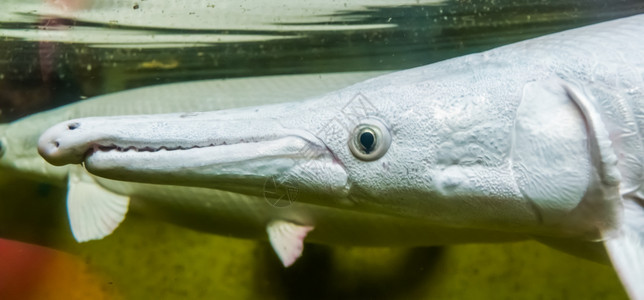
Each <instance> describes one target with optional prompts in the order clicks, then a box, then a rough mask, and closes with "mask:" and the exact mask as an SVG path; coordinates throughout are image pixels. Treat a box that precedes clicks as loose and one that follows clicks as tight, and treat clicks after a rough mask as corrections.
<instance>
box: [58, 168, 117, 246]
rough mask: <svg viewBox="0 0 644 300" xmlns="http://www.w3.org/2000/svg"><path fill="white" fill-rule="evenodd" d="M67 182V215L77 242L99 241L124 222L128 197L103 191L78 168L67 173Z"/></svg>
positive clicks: (82, 169) (85, 172)
mask: <svg viewBox="0 0 644 300" xmlns="http://www.w3.org/2000/svg"><path fill="white" fill-rule="evenodd" d="M68 180H69V187H68V188H69V191H68V193H67V213H68V215H69V224H70V225H71V228H72V233H73V234H74V238H75V239H76V240H77V241H79V242H86V241H90V240H98V239H102V238H103V237H105V236H107V235H109V234H111V233H112V232H113V231H114V229H116V227H118V226H119V224H121V222H122V221H123V219H125V214H126V213H127V210H128V205H129V203H130V198H129V197H127V196H123V195H119V194H115V193H113V192H110V191H108V190H106V189H104V188H103V187H101V186H100V185H98V184H97V183H96V182H95V181H94V179H92V177H91V176H90V175H89V174H88V173H87V171H85V169H84V168H83V167H82V166H80V165H78V166H74V167H72V168H71V169H70V172H69V179H68Z"/></svg>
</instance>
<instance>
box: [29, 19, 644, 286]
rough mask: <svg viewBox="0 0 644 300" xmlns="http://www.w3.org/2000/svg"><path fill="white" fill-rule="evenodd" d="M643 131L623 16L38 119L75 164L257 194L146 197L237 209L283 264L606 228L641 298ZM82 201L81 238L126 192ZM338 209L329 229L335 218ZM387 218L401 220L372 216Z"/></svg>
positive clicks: (570, 243)
mask: <svg viewBox="0 0 644 300" xmlns="http://www.w3.org/2000/svg"><path fill="white" fill-rule="evenodd" d="M249 88H252V87H249ZM643 131H644V15H638V16H633V17H629V18H624V19H620V20H616V21H611V22H605V23H602V24H598V25H593V26H588V27H584V28H579V29H574V30H570V31H565V32H561V33H557V34H553V35H548V36H544V37H541V38H536V39H532V40H528V41H524V42H520V43H516V44H512V45H508V46H504V47H501V48H497V49H494V50H491V51H487V52H483V53H480V54H474V55H468V56H465V57H460V58H456V59H450V60H447V61H443V62H440V63H436V64H432V65H428V66H424V67H420V68H415V69H411V70H406V71H402V72H398V73H393V74H388V75H384V76H381V77H378V78H375V79H371V80H367V81H365V82H362V83H359V84H356V85H353V86H351V87H348V88H344V89H341V90H339V91H337V92H333V93H330V94H327V95H324V96H321V97H315V98H313V99H310V100H308V101H303V102H294V103H283V104H275V105H267V106H257V107H249V108H243V109H232V110H223V111H215V112H204V113H191V114H164V115H141V116H122V117H95V118H85V119H76V120H71V121H66V122H63V123H61V124H58V125H56V126H54V127H52V128H50V129H49V130H47V131H46V132H45V133H44V134H43V135H42V136H41V138H40V141H39V151H40V153H41V155H42V156H43V157H44V158H45V159H46V160H47V161H49V162H50V163H52V164H55V165H64V164H78V163H84V166H85V168H86V169H87V170H88V171H89V172H91V173H92V174H95V175H98V176H102V177H105V178H110V179H116V180H123V181H132V182H145V183H154V184H172V185H180V186H196V187H206V188H210V189H217V190H226V191H230V192H234V193H239V194H244V195H250V196H256V197H257V198H252V197H251V198H244V199H246V200H244V201H242V202H240V203H242V204H241V205H242V206H243V208H242V209H239V210H235V211H234V212H233V211H232V210H230V209H226V211H225V213H226V214H224V213H222V208H220V207H218V203H217V199H213V200H212V201H193V199H190V198H182V199H180V201H177V198H172V197H170V198H168V199H171V200H168V201H163V199H162V197H159V198H157V199H156V200H157V201H156V202H154V203H149V204H151V205H152V206H157V207H161V208H162V209H161V210H164V211H170V212H177V213H178V212H180V211H183V212H184V213H185V212H186V211H191V212H192V213H194V214H196V215H200V216H201V218H203V219H208V216H209V218H210V219H211V220H212V221H211V223H212V224H216V223H222V222H221V220H222V219H223V220H225V221H234V222H235V223H231V224H230V226H233V227H234V226H241V227H243V228H244V229H247V230H248V231H245V232H243V233H240V234H242V235H243V234H246V235H248V236H254V235H258V234H259V232H261V231H260V230H259V226H257V225H258V224H261V225H263V226H266V228H267V229H266V230H267V232H268V237H269V239H270V241H271V243H272V245H273V247H274V249H275V250H276V252H277V253H278V255H279V256H280V258H281V259H282V261H283V262H284V264H285V265H288V264H291V263H292V262H293V261H295V259H296V258H297V257H299V255H300V253H301V251H302V241H303V240H304V239H305V238H307V240H312V241H317V242H324V243H334V242H339V241H341V242H345V243H346V242H347V239H348V240H349V242H351V241H354V242H355V243H367V242H370V243H373V244H378V243H382V244H385V243H389V242H391V241H392V240H395V238H394V237H396V236H397V237H398V241H397V242H398V243H405V242H406V243H407V244H440V243H451V242H463V241H467V240H468V239H471V240H472V241H474V240H476V241H480V240H486V239H489V240H499V239H513V238H517V237H518V236H532V237H535V238H537V239H538V240H540V241H543V242H545V243H547V244H550V245H553V246H555V247H557V248H560V249H563V250H566V251H569V252H579V249H580V247H579V246H580V245H601V244H604V245H605V247H606V250H607V252H608V254H609V255H610V257H611V260H612V262H613V264H614V266H615V267H616V269H617V271H618V274H619V275H620V278H621V279H622V281H623V282H624V283H625V287H626V289H627V291H628V293H629V295H630V296H631V297H633V298H637V299H644V203H643V201H644V200H643V199H644V193H643V192H644V188H643V187H642V183H643V182H644V167H643V163H644V145H643ZM117 184H121V185H127V183H124V182H113V185H114V186H116V185H117ZM280 184H283V185H287V186H288V187H289V188H290V190H289V191H290V193H289V194H287V195H289V196H291V198H290V200H295V202H294V204H293V205H291V206H288V207H284V208H277V209H273V208H267V207H269V205H268V204H267V203H266V202H265V201H264V200H263V199H261V198H262V197H268V199H270V197H271V195H277V196H281V195H279V193H275V190H274V188H275V187H276V186H279V185H280ZM123 189H125V190H127V187H123ZM295 193H297V195H295ZM249 199H250V200H249ZM253 199H254V201H255V202H257V203H253V204H249V203H251V202H249V201H251V200H253ZM84 200H85V201H79V203H72V204H70V209H69V213H70V219H71V220H72V226H73V230H74V233H75V235H76V236H77V238H78V237H80V239H82V240H87V239H95V238H101V237H102V236H104V235H107V234H109V233H110V232H111V231H112V230H113V229H114V227H116V226H117V225H118V221H119V220H121V219H122V218H123V216H122V214H124V213H125V211H126V206H127V203H128V202H127V200H123V199H121V200H118V199H116V200H114V201H111V202H109V203H105V202H104V203H99V202H100V201H104V200H105V201H108V200H109V199H90V198H89V197H88V198H87V199H84ZM282 200H283V199H282ZM277 203H279V202H277ZM225 204H226V205H230V203H228V202H226V203H225ZM262 205H263V206H262ZM186 207H190V209H188V208H186ZM249 207H251V208H253V209H254V210H253V212H241V210H244V209H247V208H249ZM88 212H89V213H90V214H87V213H88ZM231 212H233V214H232V215H231ZM105 216H111V217H109V218H107V217H105ZM338 216H340V217H338ZM379 218H381V219H382V220H384V221H382V222H380V223H379V222H378V220H379ZM105 219H112V220H116V221H115V222H111V223H102V222H103V221H102V220H105ZM338 222H346V223H343V224H345V225H346V226H343V227H341V228H344V229H343V231H342V230H341V231H338V230H334V229H336V228H338V227H337V224H338ZM97 223H98V225H96V224H97ZM377 224H380V225H383V226H378V225H377ZM409 224H412V225H409ZM230 226H228V228H230ZM392 226H402V227H397V228H395V229H388V230H383V231H379V230H380V229H381V228H383V227H392ZM314 227H315V228H316V229H315V231H312V232H311V233H310V234H309V231H311V230H312V229H313V228H314ZM347 228H350V230H347ZM374 228H377V230H374ZM252 230H256V231H257V232H255V233H249V232H251V231H252ZM349 231H351V232H349ZM410 232H412V233H413V234H409V233H410ZM307 234H308V237H307ZM347 237H349V238H347Z"/></svg>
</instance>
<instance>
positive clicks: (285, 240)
mask: <svg viewBox="0 0 644 300" xmlns="http://www.w3.org/2000/svg"><path fill="white" fill-rule="evenodd" d="M311 230H313V227H312V226H302V225H297V224H294V223H291V222H287V221H282V220H275V221H272V222H270V223H268V226H267V227H266V232H267V233H268V239H269V241H270V242H271V246H273V250H275V253H276V254H277V256H278V257H279V259H280V260H281V261H282V264H283V265H284V266H285V267H288V266H290V265H292V264H293V263H294V262H295V261H296V260H297V259H298V258H300V256H302V250H303V249H304V238H305V237H306V235H307V234H308V233H309V231H311Z"/></svg>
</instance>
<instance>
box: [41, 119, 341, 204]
mask: <svg viewBox="0 0 644 300" xmlns="http://www.w3.org/2000/svg"><path fill="white" fill-rule="evenodd" d="M249 114H254V117H253V118H254V121H252V122H249V121H248V120H247V118H245V117H244V116H247V115H249ZM270 114H271V112H270V110H269V112H267V115H268V116H270ZM38 150H39V153H40V154H41V155H42V156H43V157H44V158H45V159H46V160H47V161H48V162H50V163H52V164H54V165H64V164H78V163H83V164H84V166H85V167H86V168H87V170H88V171H90V172H91V173H93V174H95V175H98V176H102V177H106V178H110V179H116V180H127V181H134V182H145V183H156V184H175V185H185V186H202V187H209V188H216V189H222V190H228V191H232V192H238V193H244V194H249V195H263V193H264V185H265V183H266V182H267V181H268V180H269V179H270V180H275V181H278V182H282V183H284V182H289V181H290V180H291V179H295V178H297V180H296V181H297V184H298V186H300V187H306V188H304V189H302V190H301V192H312V193H315V194H318V193H323V194H328V193H331V194H333V196H334V197H335V198H337V197H338V196H340V197H344V196H345V195H346V194H347V193H348V175H347V172H346V170H345V169H344V167H343V166H342V164H341V163H339V162H338V160H337V159H336V158H335V157H334V154H333V153H332V152H331V150H329V149H328V147H326V145H325V144H324V142H323V141H322V140H320V139H318V138H317V137H316V136H315V135H313V134H311V133H309V132H308V131H307V130H305V129H294V128H286V127H284V126H283V125H282V124H281V123H280V122H279V121H276V120H275V119H272V118H270V117H262V116H259V118H258V116H257V114H256V113H253V112H252V111H250V110H247V109H240V110H233V112H230V111H219V112H217V111H215V112H207V113H189V114H186V113H179V114H164V115H146V116H122V117H108V118H84V119H76V120H71V121H67V122H63V123H60V124H58V125H55V126H53V127H52V128H50V129H49V130H47V131H46V132H45V133H43V134H42V136H41V137H40V140H39V143H38ZM320 174H322V175H320Z"/></svg>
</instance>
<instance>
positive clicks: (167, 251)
mask: <svg viewBox="0 0 644 300" xmlns="http://www.w3.org/2000/svg"><path fill="white" fill-rule="evenodd" d="M0 191H2V194H1V196H0V197H1V198H0V199H1V200H2V201H0V236H2V237H4V238H12V239H15V240H20V241H26V242H31V243H36V244H41V245H45V246H48V247H52V248H56V249H61V250H63V251H66V252H68V253H71V254H73V255H76V256H77V257H80V258H81V259H82V260H83V261H85V262H86V263H87V264H88V266H89V268H90V269H92V270H93V271H95V272H97V273H100V274H102V275H103V277H102V278H104V280H105V282H102V283H101V284H102V286H103V287H104V292H105V295H106V298H107V299H260V298H261V299H304V298H306V299H357V298H359V299H627V297H626V295H625V293H624V291H623V289H622V287H621V284H620V282H619V280H618V279H617V276H616V274H615V273H614V271H613V269H612V268H611V267H609V266H607V265H602V264H598V263H595V262H591V261H588V260H584V259H581V258H577V257H573V256H570V255H568V254H564V253H561V252H558V251H556V250H553V249H551V248H548V247H547V246H544V245H541V244H539V243H537V242H533V241H526V242H519V243H511V244H482V245H458V246H450V247H434V248H413V249H405V248H359V247H328V246H321V245H311V244H307V245H306V246H305V250H304V256H303V257H302V258H301V260H300V261H298V262H297V263H296V264H295V265H294V266H293V267H291V268H289V269H284V268H283V267H282V266H281V264H280V263H279V261H278V259H277V257H276V256H275V254H274V253H273V252H272V250H271V248H270V246H269V245H268V243H267V242H263V241H250V240H240V239H236V238H228V237H222V236H215V235H211V234H205V233H200V232H196V231H192V230H189V229H184V228H181V227H177V226H174V225H171V224H168V223H164V222H160V221H156V220H153V219H149V218H145V217H142V216H139V215H137V214H130V215H129V216H128V217H127V218H126V220H125V221H124V222H123V224H122V225H121V226H120V227H119V228H118V229H117V230H116V231H115V232H114V234H113V235H111V236H108V237H106V238H105V239H103V240H100V241H92V242H88V243H83V244H78V243H76V242H75V241H74V240H73V237H72V236H71V233H70V231H69V226H68V224H67V217H66V211H65V203H64V192H65V191H64V190H63V189H62V188H59V187H54V186H49V185H47V184H42V183H36V182H33V181H28V180H22V179H19V178H6V177H3V176H1V175H0ZM74 288H78V289H83V288H84V287H83V286H78V287H74Z"/></svg>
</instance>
